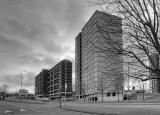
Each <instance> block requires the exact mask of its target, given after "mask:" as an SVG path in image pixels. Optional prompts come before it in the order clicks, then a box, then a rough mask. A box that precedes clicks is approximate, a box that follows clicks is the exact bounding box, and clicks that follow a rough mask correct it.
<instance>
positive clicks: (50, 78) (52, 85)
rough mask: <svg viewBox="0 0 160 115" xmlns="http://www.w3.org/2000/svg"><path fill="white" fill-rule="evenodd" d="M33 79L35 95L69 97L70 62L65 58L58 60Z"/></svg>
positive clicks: (70, 84)
mask: <svg viewBox="0 0 160 115" xmlns="http://www.w3.org/2000/svg"><path fill="white" fill-rule="evenodd" d="M35 81H36V85H35V86H36V88H35V92H36V95H43V97H44V96H47V97H49V98H50V99H58V98H65V97H66V98H68V97H71V96H72V62H71V61H70V60H66V59H64V60H62V61H60V62H59V63H58V64H56V65H55V66H54V67H53V68H51V69H50V70H43V71H42V72H41V73H40V74H39V75H38V76H37V77H36V78H35ZM42 84H43V85H42ZM43 86H44V87H43Z"/></svg>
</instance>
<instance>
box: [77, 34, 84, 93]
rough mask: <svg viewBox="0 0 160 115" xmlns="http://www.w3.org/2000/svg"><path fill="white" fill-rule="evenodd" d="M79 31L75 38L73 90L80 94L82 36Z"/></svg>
mask: <svg viewBox="0 0 160 115" xmlns="http://www.w3.org/2000/svg"><path fill="white" fill-rule="evenodd" d="M81 35H82V34H81V32H80V33H79V34H78V36H77V37H76V39H75V46H76V47H75V60H76V61H75V76H76V77H75V92H76V95H79V96H82V39H81V38H82V37H81Z"/></svg>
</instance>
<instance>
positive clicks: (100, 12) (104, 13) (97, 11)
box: [82, 10, 122, 31]
mask: <svg viewBox="0 0 160 115" xmlns="http://www.w3.org/2000/svg"><path fill="white" fill-rule="evenodd" d="M97 13H99V14H102V15H104V16H108V15H109V16H112V17H115V18H119V19H121V20H122V18H121V17H118V16H115V15H112V14H109V13H106V12H103V11H99V10H96V11H95V12H94V13H93V14H92V16H91V18H90V19H89V20H88V21H87V23H86V24H85V25H84V26H83V28H82V31H83V29H84V28H85V27H86V26H87V25H88V23H89V22H90V21H91V20H92V19H93V18H94V16H95V15H96V14H97Z"/></svg>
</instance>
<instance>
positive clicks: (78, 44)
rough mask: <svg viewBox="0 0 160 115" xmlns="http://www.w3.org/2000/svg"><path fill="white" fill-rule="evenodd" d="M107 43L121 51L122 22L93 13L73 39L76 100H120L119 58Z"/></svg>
mask: <svg viewBox="0 0 160 115" xmlns="http://www.w3.org/2000/svg"><path fill="white" fill-rule="evenodd" d="M101 29H102V30H101ZM104 36H105V37H104ZM111 40H112V41H114V42H116V43H119V44H121V45H120V47H121V48H122V47H123V40H122V19H121V18H120V17H117V16H114V15H110V14H107V13H104V12H101V11H96V12H95V13H94V14H93V15H92V17H91V18H90V19H89V21H88V22H87V23H86V25H85V26H84V27H83V29H82V31H81V32H80V33H79V34H78V36H77V37H76V39H75V91H76V96H77V98H79V99H84V100H88V101H108V100H117V99H122V96H121V97H120V95H119V94H120V93H121V87H123V55H119V54H116V53H115V51H114V49H113V47H111V44H110V43H109V42H111ZM114 42H112V44H113V43H114ZM114 46H115V47H116V45H114ZM101 49H104V51H102V50H101Z"/></svg>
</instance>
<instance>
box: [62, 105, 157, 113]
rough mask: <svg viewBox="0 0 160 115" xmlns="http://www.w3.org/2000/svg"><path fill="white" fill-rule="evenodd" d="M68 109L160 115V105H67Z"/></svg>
mask: <svg viewBox="0 0 160 115" xmlns="http://www.w3.org/2000/svg"><path fill="white" fill-rule="evenodd" d="M64 108H66V109H70V110H75V111H84V112H93V113H103V114H111V115H160V103H137V104H136V103H76V102H75V103H67V104H66V106H64Z"/></svg>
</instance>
